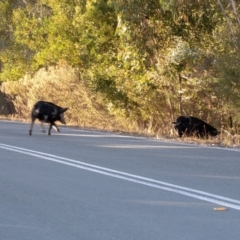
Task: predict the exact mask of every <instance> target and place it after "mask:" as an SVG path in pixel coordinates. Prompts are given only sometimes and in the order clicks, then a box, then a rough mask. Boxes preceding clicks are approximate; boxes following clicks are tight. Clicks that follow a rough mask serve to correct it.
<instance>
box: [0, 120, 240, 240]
mask: <svg viewBox="0 0 240 240" xmlns="http://www.w3.org/2000/svg"><path fill="white" fill-rule="evenodd" d="M60 129H61V132H60V133H57V132H54V130H52V135H51V136H48V135H47V134H46V133H42V132H41V131H40V126H38V125H37V124H36V125H35V126H34V129H33V135H32V136H29V135H28V130H29V124H24V123H18V122H8V121H0V240H28V239H29V240H208V239H210V240H226V239H229V240H235V239H236V240H239V237H240V231H239V226H240V151H237V150H231V149H221V148H214V147H204V146H197V145H190V144H181V143H176V142H169V141H160V140H154V139H147V138H141V137H132V136H123V135H117V134H111V133H104V132H95V131H85V130H78V129H73V128H68V127H64V128H63V127H62V126H60Z"/></svg>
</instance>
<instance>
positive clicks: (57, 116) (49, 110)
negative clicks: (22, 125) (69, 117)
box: [29, 101, 68, 136]
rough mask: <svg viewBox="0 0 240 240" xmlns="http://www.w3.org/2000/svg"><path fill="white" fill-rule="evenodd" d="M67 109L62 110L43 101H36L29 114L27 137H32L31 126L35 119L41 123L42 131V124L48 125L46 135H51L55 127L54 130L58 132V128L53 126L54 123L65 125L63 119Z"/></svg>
mask: <svg viewBox="0 0 240 240" xmlns="http://www.w3.org/2000/svg"><path fill="white" fill-rule="evenodd" d="M67 110H68V108H62V107H59V106H57V105H55V104H54V103H51V102H45V101H38V102H37V103H35V105H34V106H33V109H32V113H31V127H30V130H29V135H30V136H31V135H32V129H33V124H34V121H35V120H36V119H38V120H39V121H40V122H41V127H42V131H43V132H45V131H44V127H43V123H44V122H45V123H50V126H49V129H48V135H51V129H52V127H55V128H56V130H57V131H58V132H59V128H58V127H57V125H56V124H55V121H59V122H61V123H63V124H66V121H65V119H64V112H66V111H67Z"/></svg>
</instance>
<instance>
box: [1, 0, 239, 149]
mask: <svg viewBox="0 0 240 240" xmlns="http://www.w3.org/2000/svg"><path fill="white" fill-rule="evenodd" d="M239 13H240V4H239V3H238V2H236V1H235V0H218V1H216V0H203V1H197V0H172V1H167V0H131V1H130V0H117V1H114V0H24V1H23V0H6V1H1V2H0V83H1V86H0V87H1V88H0V91H1V96H2V97H1V96H0V107H1V109H0V113H1V114H2V115H5V116H8V117H11V118H17V119H21V120H29V113H30V110H31V108H32V105H33V104H34V102H36V101H37V100H39V99H41V100H47V101H52V102H55V103H56V104H58V105H60V106H63V107H69V111H68V113H67V114H66V115H67V118H68V119H67V120H68V122H70V123H71V125H74V126H80V127H88V128H94V129H103V130H111V131H119V132H130V133H135V134H145V135H148V136H155V137H159V138H161V137H164V138H171V139H172V138H174V137H176V134H175V132H174V130H173V128H172V124H171V123H172V122H173V121H174V120H175V119H176V118H177V117H178V116H179V115H192V116H196V117H198V118H201V119H203V120H204V121H206V122H208V123H210V124H211V125H213V126H214V127H216V128H217V129H218V130H220V131H221V135H220V136H219V137H217V138H214V139H210V140H204V143H209V144H218V145H224V146H239V145H240V135H239V134H240V129H239V128H240V122H239V119H240V111H239V109H240V79H239V76H240V68H239V63H240V41H239V37H240V18H239ZM6 101H7V102H6ZM187 141H192V139H187Z"/></svg>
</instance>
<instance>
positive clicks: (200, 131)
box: [173, 116, 219, 138]
mask: <svg viewBox="0 0 240 240" xmlns="http://www.w3.org/2000/svg"><path fill="white" fill-rule="evenodd" d="M173 124H174V128H175V130H176V131H177V132H178V136H179V137H182V136H183V135H184V136H187V137H190V136H196V137H198V138H208V137H209V136H212V137H214V136H217V135H218V134H219V131H218V130H217V129H216V128H214V127H213V126H211V125H209V124H208V123H206V122H204V121H203V120H201V119H198V118H196V117H192V116H180V117H178V118H177V120H176V122H173Z"/></svg>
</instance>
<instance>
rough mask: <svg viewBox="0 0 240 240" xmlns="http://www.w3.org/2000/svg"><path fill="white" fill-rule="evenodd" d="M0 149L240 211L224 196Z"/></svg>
mask: <svg viewBox="0 0 240 240" xmlns="http://www.w3.org/2000/svg"><path fill="white" fill-rule="evenodd" d="M0 148H2V149H5V150H9V151H12V152H17V153H22V154H26V155H30V156H34V157H37V158H41V159H45V160H48V161H53V162H57V163H61V164H65V165H68V166H72V167H76V168H80V169H84V170H88V171H91V172H95V173H99V174H103V175H107V176H110V177H114V178H118V179H122V180H126V181H130V182H134V183H138V184H142V185H145V186H149V187H153V188H157V189H161V190H165V191H169V192H174V193H177V194H181V195H184V196H188V197H192V198H195V199H200V200H202V201H206V202H210V203H214V204H218V205H222V206H225V207H229V208H233V209H236V210H240V201H238V200H235V199H231V198H227V197H223V196H219V195H215V194H211V193H207V192H203V191H198V190H195V189H191V188H186V187H182V186H178V185H174V184H170V183H167V182H162V181H158V180H154V179H151V178H145V177H142V176H138V175H134V174H129V173H126V172H121V171H117V170H114V169H110V168H104V167H100V166H97V165H92V164H88V163H84V162H80V161H76V160H73V159H69V158H64V157H59V156H56V155H52V154H47V153H43V152H38V151H34V150H30V149H26V148H20V147H15V146H11V145H6V144H1V143H0Z"/></svg>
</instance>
